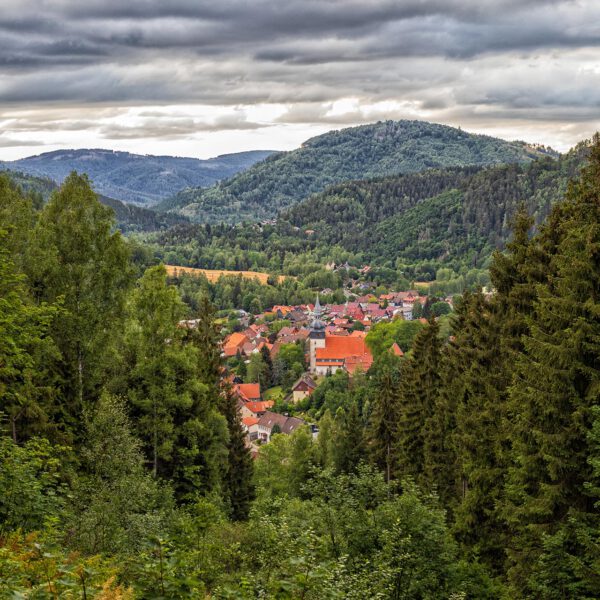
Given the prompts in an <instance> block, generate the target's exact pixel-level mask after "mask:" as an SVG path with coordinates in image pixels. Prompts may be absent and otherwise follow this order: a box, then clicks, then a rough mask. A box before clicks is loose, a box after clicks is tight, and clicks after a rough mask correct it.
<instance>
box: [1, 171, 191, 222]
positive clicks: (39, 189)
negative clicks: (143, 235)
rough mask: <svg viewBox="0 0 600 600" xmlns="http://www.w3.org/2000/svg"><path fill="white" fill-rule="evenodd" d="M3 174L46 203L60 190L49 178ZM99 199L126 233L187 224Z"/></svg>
mask: <svg viewBox="0 0 600 600" xmlns="http://www.w3.org/2000/svg"><path fill="white" fill-rule="evenodd" d="M2 173H6V174H7V175H8V176H9V177H10V178H11V179H12V181H13V182H14V183H16V184H17V185H18V186H19V187H20V188H21V189H22V190H23V191H24V192H26V193H34V194H36V195H37V194H39V196H41V199H42V201H44V202H46V201H48V199H49V198H50V195H51V194H52V192H54V191H55V190H56V189H57V188H58V184H57V183H56V182H55V181H53V180H52V179H50V178H49V177H36V176H35V175H29V174H27V173H22V172H20V171H11V170H8V169H3V168H2V167H1V166H0V174H2ZM98 199H99V200H100V202H102V204H104V205H105V206H110V208H112V209H113V211H114V213H115V220H116V221H117V226H118V227H119V229H120V230H121V231H123V232H124V233H130V232H134V231H156V230H158V229H166V228H167V227H171V226H173V225H177V224H182V223H186V222H187V219H186V218H185V217H182V216H181V215H175V214H169V213H158V212H156V211H154V210H150V209H149V208H144V207H142V206H136V205H135V204H127V203H125V202H121V201H120V200H115V199H114V198H109V197H108V196H104V195H102V194H98Z"/></svg>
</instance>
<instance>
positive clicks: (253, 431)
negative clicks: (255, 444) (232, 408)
mask: <svg viewBox="0 0 600 600" xmlns="http://www.w3.org/2000/svg"><path fill="white" fill-rule="evenodd" d="M242 428H243V429H244V431H245V432H246V435H247V436H248V438H249V439H250V440H256V439H258V417H243V418H242Z"/></svg>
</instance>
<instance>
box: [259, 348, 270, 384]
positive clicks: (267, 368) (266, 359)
mask: <svg viewBox="0 0 600 600" xmlns="http://www.w3.org/2000/svg"><path fill="white" fill-rule="evenodd" d="M260 354H261V356H262V359H263V362H264V363H265V371H264V374H263V377H264V379H263V381H261V383H262V385H263V387H264V388H265V389H266V388H269V387H271V386H272V385H273V361H272V360H271V353H270V352H269V349H268V348H267V346H263V347H262V348H261V349H260Z"/></svg>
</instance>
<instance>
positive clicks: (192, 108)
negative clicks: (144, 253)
mask: <svg viewBox="0 0 600 600" xmlns="http://www.w3.org/2000/svg"><path fill="white" fill-rule="evenodd" d="M383 119H424V120H428V121H434V122H439V123H446V124H449V125H454V126H458V125H460V126H461V127H463V129H466V130H468V131H474V132H483V133H489V134H491V135H497V136H499V137H503V138H505V139H524V140H527V141H531V142H541V143H544V144H550V145H552V146H554V147H555V148H557V149H559V150H565V149H567V148H569V147H570V146H571V145H573V144H575V143H576V142H577V141H579V140H581V139H583V138H588V137H590V136H591V135H592V134H593V132H594V131H596V130H598V129H600V1H598V0H572V1H561V0H557V1H555V2H554V1H548V0H544V1H542V0H390V1H388V0H357V1H355V0H318V1H316V0H245V1H243V0H210V1H204V0H165V1H160V0H0V159H5V160H9V159H14V158H19V157H23V156H27V155H30V154H37V153H40V152H45V151H49V150H55V149H58V148H74V147H75V148H79V147H86V148H89V147H102V148H113V149H118V150H128V151H131V152H139V153H143V154H174V155H180V156H197V157H200V158H205V157H209V156H214V155H217V154H222V153H225V152H235V151H239V150H250V149H291V148H294V147H297V146H298V145H299V144H300V143H301V142H302V141H303V140H305V139H307V138H309V137H311V136H313V135H316V134H319V133H323V132H325V131H328V130H330V129H338V128H341V127H346V126H351V125H357V124H361V123H368V122H373V121H377V120H383Z"/></svg>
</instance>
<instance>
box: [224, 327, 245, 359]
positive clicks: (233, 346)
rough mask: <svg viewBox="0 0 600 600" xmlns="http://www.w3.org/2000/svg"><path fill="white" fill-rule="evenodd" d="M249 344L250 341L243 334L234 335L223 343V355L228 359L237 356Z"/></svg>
mask: <svg viewBox="0 0 600 600" xmlns="http://www.w3.org/2000/svg"><path fill="white" fill-rule="evenodd" d="M249 343H250V340H249V339H248V338H247V337H246V336H245V335H244V334H243V333H238V332H236V333H232V334H231V335H229V336H227V338H225V341H224V342H223V354H224V355H225V356H227V357H229V356H235V355H236V354H237V353H238V351H239V352H241V351H242V348H243V347H244V345H245V344H249Z"/></svg>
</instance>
